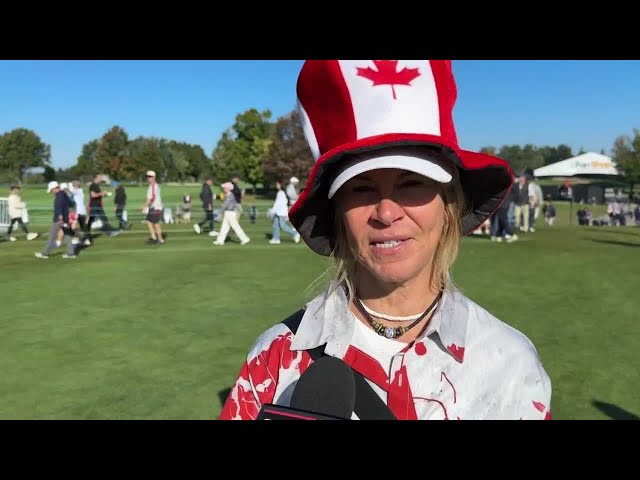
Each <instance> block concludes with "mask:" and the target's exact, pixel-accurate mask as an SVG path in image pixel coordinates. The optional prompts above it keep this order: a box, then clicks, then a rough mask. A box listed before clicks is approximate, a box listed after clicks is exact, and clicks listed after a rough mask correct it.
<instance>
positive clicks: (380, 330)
mask: <svg viewBox="0 0 640 480" xmlns="http://www.w3.org/2000/svg"><path fill="white" fill-rule="evenodd" d="M441 297H442V291H440V293H438V295H436V298H435V299H434V300H433V302H432V303H431V305H429V308H427V309H426V310H425V311H424V313H423V314H422V315H420V316H419V317H418V318H416V319H415V321H414V322H412V323H411V324H410V325H407V326H406V327H387V326H385V325H383V324H381V323H379V322H376V321H375V320H374V319H373V318H371V315H370V314H369V312H368V311H367V309H366V307H365V306H364V305H363V303H362V301H361V300H360V299H359V298H358V297H355V299H354V301H355V304H356V306H357V307H358V309H359V310H360V312H361V313H362V315H364V318H366V319H367V322H369V324H370V325H371V326H372V327H373V331H374V332H376V333H377V334H378V335H380V336H381V337H386V338H389V339H395V338H398V337H401V336H402V335H404V334H405V333H407V332H408V331H409V330H411V329H412V328H413V327H415V326H416V325H418V324H419V323H420V321H421V320H422V319H423V318H425V317H426V316H427V315H429V314H430V313H431V312H433V310H435V308H436V307H437V305H438V301H439V300H440V298H441Z"/></svg>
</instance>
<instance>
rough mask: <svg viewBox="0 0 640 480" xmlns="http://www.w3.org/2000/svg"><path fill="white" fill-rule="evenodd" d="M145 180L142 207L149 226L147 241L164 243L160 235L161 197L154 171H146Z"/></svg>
mask: <svg viewBox="0 0 640 480" xmlns="http://www.w3.org/2000/svg"><path fill="white" fill-rule="evenodd" d="M147 180H148V181H149V189H148V190H147V201H146V202H145V204H144V207H143V209H142V211H143V212H146V213H147V217H146V221H147V226H148V227H149V243H155V244H158V245H163V244H164V237H163V235H162V225H161V224H160V221H161V220H162V197H161V196H160V185H158V182H157V181H156V172H154V171H153V170H149V171H147Z"/></svg>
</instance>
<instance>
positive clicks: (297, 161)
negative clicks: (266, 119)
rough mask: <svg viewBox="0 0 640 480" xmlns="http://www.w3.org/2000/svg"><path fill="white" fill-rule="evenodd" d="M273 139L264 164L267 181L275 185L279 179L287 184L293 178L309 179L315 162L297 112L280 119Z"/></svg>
mask: <svg viewBox="0 0 640 480" xmlns="http://www.w3.org/2000/svg"><path fill="white" fill-rule="evenodd" d="M271 139H272V142H271V146H270V148H269V152H268V155H267V156H266V157H265V160H264V164H263V170H264V177H265V180H266V181H268V182H270V183H273V182H275V180H276V179H278V178H279V179H281V180H283V181H285V182H286V180H287V179H288V178H290V177H293V176H295V177H298V178H300V179H301V180H303V179H306V178H308V176H309V173H311V169H312V168H313V165H314V161H313V156H312V155H311V150H310V149H309V146H308V144H307V141H306V139H305V137H304V131H303V129H302V123H301V121H300V115H299V113H298V111H297V110H293V111H291V112H289V113H288V114H287V115H284V116H282V117H280V118H279V119H278V121H277V122H276V125H275V127H274V130H273V134H272V136H271Z"/></svg>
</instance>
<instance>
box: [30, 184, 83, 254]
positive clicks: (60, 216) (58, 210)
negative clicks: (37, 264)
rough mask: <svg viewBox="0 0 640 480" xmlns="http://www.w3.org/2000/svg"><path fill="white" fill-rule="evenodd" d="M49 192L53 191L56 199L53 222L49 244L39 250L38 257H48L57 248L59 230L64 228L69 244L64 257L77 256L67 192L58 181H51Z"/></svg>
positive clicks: (65, 239) (48, 186)
mask: <svg viewBox="0 0 640 480" xmlns="http://www.w3.org/2000/svg"><path fill="white" fill-rule="evenodd" d="M47 193H53V194H54V195H55V199H54V201H53V223H52V224H51V228H50V229H49V237H48V238H47V244H46V245H45V247H44V250H42V252H37V253H36V257H38V258H43V259H47V258H49V253H50V252H51V250H53V249H54V248H57V246H58V245H57V243H56V240H57V239H58V231H59V230H60V229H62V231H63V233H64V241H65V243H66V245H67V253H66V254H64V255H63V256H62V258H76V255H75V247H74V246H73V243H72V241H71V240H72V238H73V232H72V231H71V227H70V225H69V199H68V197H67V194H66V193H65V192H64V191H63V190H62V189H61V188H60V185H59V184H58V182H56V181H53V182H49V184H48V185H47Z"/></svg>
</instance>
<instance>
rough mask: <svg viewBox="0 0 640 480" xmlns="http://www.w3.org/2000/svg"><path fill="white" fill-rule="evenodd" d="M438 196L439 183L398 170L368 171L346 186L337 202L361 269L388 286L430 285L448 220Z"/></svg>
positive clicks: (351, 247) (350, 244)
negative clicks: (419, 282)
mask: <svg viewBox="0 0 640 480" xmlns="http://www.w3.org/2000/svg"><path fill="white" fill-rule="evenodd" d="M439 192H440V187H439V184H438V183H436V182H435V181H433V180H431V179H429V178H426V177H424V176H422V175H419V174H417V173H413V172H409V171H406V170H397V169H380V170H374V171H371V172H366V173H363V174H361V175H359V176H357V177H354V178H352V179H351V180H349V181H348V182H347V183H345V184H344V185H343V186H342V187H341V188H340V190H339V191H338V194H337V197H336V201H337V203H338V205H337V206H338V209H339V211H341V212H342V216H343V221H344V226H345V230H346V235H347V242H348V245H349V248H350V250H351V252H352V254H353V255H354V256H355V259H356V261H357V262H358V264H359V265H360V266H362V267H364V268H365V269H366V271H367V272H368V273H369V274H370V275H371V276H373V277H374V278H375V279H377V280H379V281H381V282H384V283H393V284H402V283H405V282H407V281H409V280H413V279H419V280H420V281H421V282H422V281H424V283H425V285H428V284H429V280H430V275H431V264H432V259H433V255H434V253H435V250H436V247H437V245H438V241H439V239H440V235H441V234H442V231H443V226H444V221H445V220H444V218H445V215H444V214H445V210H444V202H443V199H442V196H441V195H440V193H439ZM359 270H360V269H359ZM359 273H360V272H359ZM362 273H364V272H362Z"/></svg>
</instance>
